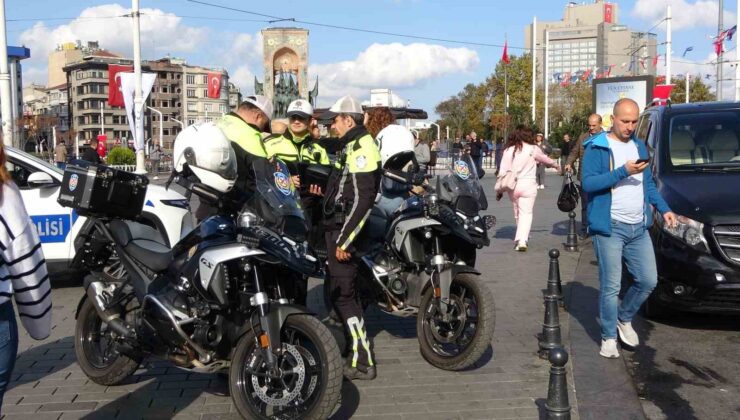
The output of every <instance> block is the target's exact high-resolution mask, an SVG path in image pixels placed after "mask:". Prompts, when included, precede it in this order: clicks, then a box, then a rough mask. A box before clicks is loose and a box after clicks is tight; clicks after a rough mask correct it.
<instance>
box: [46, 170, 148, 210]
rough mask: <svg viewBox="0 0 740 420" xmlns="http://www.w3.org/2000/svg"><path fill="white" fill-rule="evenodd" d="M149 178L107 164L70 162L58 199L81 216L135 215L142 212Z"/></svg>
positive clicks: (65, 171)
mask: <svg viewBox="0 0 740 420" xmlns="http://www.w3.org/2000/svg"><path fill="white" fill-rule="evenodd" d="M148 184H149V179H148V178H147V177H146V175H137V174H134V173H131V172H126V171H122V170H119V169H114V168H110V167H108V166H104V165H89V166H76V165H67V167H66V169H65V170H64V178H63V179H62V188H61V189H60V190H59V197H58V198H57V202H59V204H61V205H62V206H65V207H72V208H73V209H75V210H77V213H79V214H80V215H82V216H87V215H96V216H104V217H116V218H122V219H135V218H137V217H138V216H139V215H141V211H142V208H143V207H144V197H145V196H146V188H147V185H148Z"/></svg>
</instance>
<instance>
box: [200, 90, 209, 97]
mask: <svg viewBox="0 0 740 420" xmlns="http://www.w3.org/2000/svg"><path fill="white" fill-rule="evenodd" d="M207 97H208V89H203V96H201V98H207Z"/></svg>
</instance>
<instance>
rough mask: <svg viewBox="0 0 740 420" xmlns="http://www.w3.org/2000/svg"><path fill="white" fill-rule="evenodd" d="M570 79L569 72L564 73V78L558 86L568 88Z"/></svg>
mask: <svg viewBox="0 0 740 420" xmlns="http://www.w3.org/2000/svg"><path fill="white" fill-rule="evenodd" d="M570 78H571V75H570V72H568V73H565V78H563V81H562V82H560V86H568V85H569V84H570Z"/></svg>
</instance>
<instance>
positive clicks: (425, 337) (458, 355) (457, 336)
mask: <svg viewBox="0 0 740 420" xmlns="http://www.w3.org/2000/svg"><path fill="white" fill-rule="evenodd" d="M495 311H496V309H495V305H494V302H493V295H492V294H491V292H490V290H488V288H487V287H486V286H484V285H483V284H481V281H480V279H479V278H478V277H477V276H475V275H472V274H465V273H463V274H458V275H457V276H456V277H455V278H454V279H453V280H452V285H451V286H450V306H449V314H450V318H449V320H448V321H444V320H443V319H442V313H441V310H440V305H439V302H436V300H435V299H434V291H433V290H432V288H431V287H429V288H427V290H426V292H424V295H423V296H422V299H421V306H420V307H419V315H418V316H417V320H416V333H417V337H418V339H419V348H420V350H421V354H422V356H424V359H426V360H427V361H428V362H429V363H431V364H432V365H433V366H435V367H437V368H440V369H444V370H452V371H458V370H463V369H465V368H468V367H470V366H472V365H473V364H474V363H476V362H477V361H478V360H479V359H480V358H481V356H483V353H484V352H485V351H486V349H487V348H488V346H489V345H490V343H491V340H492V339H493V329H494V326H495V317H496V314H495Z"/></svg>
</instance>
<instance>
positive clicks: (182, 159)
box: [172, 122, 237, 192]
mask: <svg viewBox="0 0 740 420" xmlns="http://www.w3.org/2000/svg"><path fill="white" fill-rule="evenodd" d="M172 162H173V170H174V171H175V172H177V173H178V174H181V173H182V171H183V169H184V166H185V164H187V165H188V168H190V170H191V171H192V172H193V174H194V175H195V176H196V177H198V179H199V180H200V182H201V183H203V184H205V185H207V186H209V187H211V188H213V189H215V190H217V191H219V192H228V191H230V190H231V188H232V187H233V186H234V182H236V176H237V170H236V155H235V154H234V150H233V149H232V148H231V142H229V139H227V138H226V136H225V135H224V133H223V132H222V131H221V129H220V128H218V126H216V124H215V123H212V122H207V123H196V124H193V125H190V126H188V127H187V128H185V129H184V130H182V132H181V133H180V134H178V135H177V138H176V139H175V150H174V151H173V153H172Z"/></svg>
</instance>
